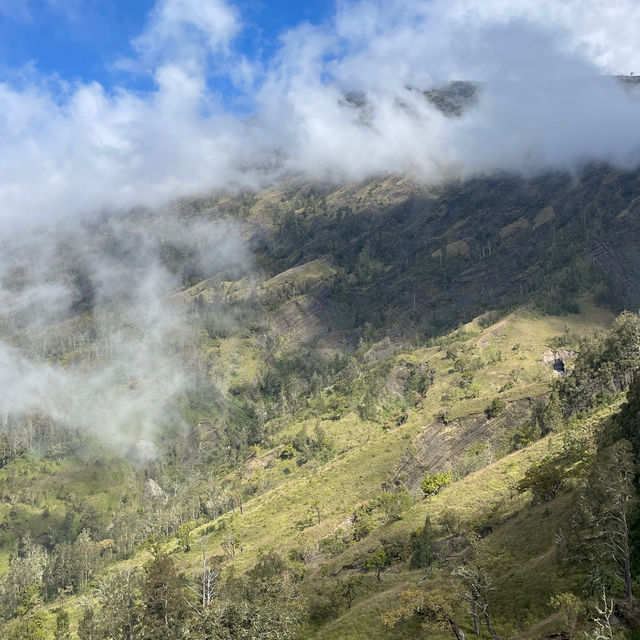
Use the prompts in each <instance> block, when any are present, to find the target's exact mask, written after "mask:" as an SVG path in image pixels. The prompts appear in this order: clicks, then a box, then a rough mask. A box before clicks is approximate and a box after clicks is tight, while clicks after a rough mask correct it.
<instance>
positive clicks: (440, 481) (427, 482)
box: [422, 471, 451, 496]
mask: <svg viewBox="0 0 640 640" xmlns="http://www.w3.org/2000/svg"><path fill="white" fill-rule="evenodd" d="M448 484H451V471H447V472H446V473H426V474H425V476H424V480H423V481H422V492H423V493H424V495H425V496H435V495H436V493H439V492H440V491H441V490H442V489H443V488H444V487H446V486H447V485H448Z"/></svg>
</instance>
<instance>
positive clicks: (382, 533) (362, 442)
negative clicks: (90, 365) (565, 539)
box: [2, 300, 612, 640]
mask: <svg viewBox="0 0 640 640" xmlns="http://www.w3.org/2000/svg"><path fill="white" fill-rule="evenodd" d="M581 306H582V311H583V312H582V313H581V314H580V315H568V316H562V317H550V316H544V317H539V316H535V315H532V314H531V313H529V312H526V311H519V312H515V313H512V314H510V315H508V316H505V317H504V318H502V319H501V320H500V321H499V322H497V323H496V324H493V325H491V326H489V327H486V328H484V329H483V328H481V326H480V324H479V323H478V321H474V322H473V323H470V324H469V325H466V326H465V327H462V328H461V330H459V331H458V332H457V333H456V335H453V336H451V337H450V338H449V339H448V340H447V341H446V342H447V343H448V346H450V345H452V344H453V345H456V346H457V347H459V348H460V349H461V350H462V352H463V353H465V355H468V356H470V357H481V358H482V359H483V361H485V362H486V365H485V366H484V367H483V368H482V369H480V370H479V371H478V372H477V373H476V381H477V382H478V383H479V386H480V397H479V398H475V399H470V400H460V401H458V402H454V404H453V406H452V407H451V411H450V414H451V417H452V419H453V418H459V417H463V416H466V415H469V414H473V413H482V411H483V410H484V408H485V407H486V406H487V405H488V403H489V401H490V399H491V398H492V397H494V396H495V395H496V394H497V391H498V389H500V388H501V387H502V386H503V385H504V383H505V382H506V381H508V380H512V381H514V385H515V386H514V387H513V388H512V389H511V390H509V391H507V392H505V393H503V394H501V395H503V396H504V397H505V399H507V400H509V401H515V400H517V399H518V398H530V397H536V396H539V395H541V394H543V393H545V392H546V391H547V389H548V383H549V382H550V381H551V380H552V378H553V376H552V374H551V372H550V370H549V369H548V368H547V367H546V366H545V365H543V364H542V363H541V356H542V354H543V353H544V352H545V351H546V350H548V348H549V347H548V344H549V341H550V339H551V338H552V337H553V336H558V335H565V334H567V333H576V334H581V335H584V334H590V333H591V332H593V331H599V330H602V329H605V328H606V327H607V326H608V324H609V323H610V321H611V319H612V315H611V314H610V313H609V312H606V311H603V310H601V309H597V308H595V307H593V306H592V305H591V303H590V302H589V301H588V300H583V301H582V302H581ZM251 340H252V338H251V337H247V338H239V337H238V336H233V337H230V338H224V339H220V340H218V341H217V348H216V357H217V358H218V365H223V366H224V364H225V362H226V361H227V360H228V361H229V364H231V363H233V362H234V361H236V362H237V358H238V356H239V354H249V355H247V360H246V362H251V361H253V356H252V355H251V349H252V348H251ZM516 345H519V346H518V348H516V349H514V347H515V346H516ZM448 346H447V345H446V344H440V345H438V344H435V345H433V346H430V347H425V348H419V349H414V350H411V349H409V350H405V351H404V352H402V353H399V354H397V355H395V356H392V360H393V362H394V363H396V364H397V363H401V362H405V361H412V362H415V363H420V362H429V364H430V366H432V367H433V368H435V369H436V378H435V382H434V385H433V387H432V388H431V389H430V390H429V391H428V393H427V397H426V400H425V402H424V403H423V406H422V407H418V408H411V409H409V411H408V414H409V418H408V420H407V422H406V423H405V424H404V425H402V426H400V427H398V428H396V429H393V430H391V431H388V432H386V431H384V430H383V429H382V428H381V425H380V424H378V423H374V422H366V421H362V420H360V418H359V417H358V416H357V415H355V414H354V413H349V414H347V415H345V416H343V417H342V418H341V419H340V420H336V421H332V420H327V419H324V420H323V419H321V418H311V419H305V420H304V421H302V422H295V421H294V422H293V423H290V424H289V425H288V426H286V427H285V428H284V430H282V432H281V433H280V435H279V436H278V438H279V439H280V440H281V441H282V442H286V441H288V439H289V438H290V437H291V436H292V435H293V434H295V433H296V432H297V431H298V430H299V429H300V428H301V427H302V426H307V427H309V428H312V427H313V426H314V425H315V424H318V423H320V424H322V426H323V428H324V429H325V430H326V432H327V434H328V436H329V437H330V438H331V440H332V441H333V443H334V446H335V448H336V450H337V451H338V452H340V453H339V455H337V457H335V458H334V459H332V460H330V461H329V462H327V463H325V464H321V463H319V462H316V461H312V462H310V463H307V464H305V465H302V466H298V465H297V464H296V463H295V460H280V459H279V458H278V457H277V456H274V455H273V454H274V451H269V450H267V449H259V450H257V452H256V456H255V458H253V459H252V460H251V461H249V463H248V464H247V466H246V468H245V469H244V471H243V476H244V478H245V480H247V479H248V480H251V479H254V480H255V479H256V477H260V478H261V479H262V481H263V482H264V483H265V484H266V485H267V486H272V487H273V488H271V489H270V490H268V491H267V492H265V493H263V494H261V495H257V496H256V497H254V498H252V499H251V500H248V501H247V502H246V503H245V505H244V509H243V513H242V514H240V513H239V512H238V511H236V513H235V514H226V515H224V516H222V517H221V518H219V519H218V521H217V522H216V529H217V530H216V531H213V532H211V530H210V529H208V528H207V527H208V525H204V526H202V527H200V528H199V529H196V530H195V531H194V532H193V533H192V537H193V539H194V542H196V544H194V545H193V548H192V551H191V552H190V553H186V554H185V553H182V552H177V553H176V555H175V559H176V561H177V562H178V564H179V566H180V568H181V569H182V570H184V571H186V572H191V571H195V570H197V567H198V566H199V562H200V553H201V552H200V548H199V546H200V544H199V541H200V540H202V541H203V542H204V543H205V544H206V547H207V549H208V552H209V553H210V554H212V555H221V547H220V540H221V539H222V537H223V536H224V535H225V534H226V533H227V532H228V531H229V530H234V531H237V532H238V533H239V534H240V535H241V538H242V545H243V552H242V553H239V554H238V555H237V557H236V559H235V560H234V561H233V562H229V561H227V562H226V564H225V566H226V567H227V568H230V565H231V564H233V565H234V566H235V569H236V570H244V569H247V568H249V567H250V566H252V564H254V563H255V560H256V558H257V557H258V555H259V553H260V552H262V551H264V550H270V549H277V550H279V551H280V552H282V553H283V554H284V555H286V554H287V553H288V551H289V550H290V549H292V548H294V547H299V546H303V545H304V546H311V547H313V546H316V545H317V544H318V542H319V541H320V540H321V539H322V538H323V537H325V536H327V535H329V534H331V533H332V532H334V531H335V530H336V529H337V528H338V527H339V526H340V525H341V524H344V522H345V519H346V518H348V516H349V515H350V514H351V513H352V512H353V510H354V508H355V507H357V506H358V505H359V504H361V503H362V502H364V501H366V500H369V499H371V498H373V497H375V495H376V494H378V493H379V492H380V487H381V484H382V483H383V482H385V481H388V480H389V479H390V478H391V477H392V475H393V473H394V470H395V468H396V466H397V464H398V462H399V460H401V458H402V457H403V456H404V455H405V454H406V452H407V450H408V449H410V448H411V447H412V446H413V445H412V442H413V441H414V439H415V438H416V437H417V436H418V435H419V434H420V433H421V432H423V430H424V429H425V428H426V427H428V425H430V424H431V423H432V422H433V420H434V416H435V415H436V414H437V413H438V412H439V411H441V410H442V402H441V400H440V397H441V395H442V394H443V393H444V392H446V391H447V390H448V389H450V388H451V387H453V386H455V385H456V383H457V381H458V379H459V375H460V374H459V373H457V372H456V371H454V370H453V369H452V368H451V367H452V361H451V360H450V359H447V358H446V350H447V348H448ZM498 351H500V352H501V359H499V360H495V359H494V360H495V361H493V363H492V364H491V363H490V360H492V359H491V356H492V355H495V354H496V353H497V352H498ZM242 369H243V370H244V371H243V373H244V374H245V375H246V376H247V377H248V376H250V375H253V373H254V370H253V366H250V365H247V366H246V368H245V367H244V366H243V367H242ZM245 379H246V378H245ZM455 425H456V423H455V422H454V423H453V427H452V428H455ZM470 444H473V443H470ZM549 446H553V445H550V444H549V440H548V439H546V440H542V441H540V442H537V443H535V444H534V445H533V446H531V447H529V448H527V449H524V450H521V451H518V452H516V453H514V454H512V455H510V456H507V457H504V458H501V459H500V460H498V461H497V462H495V463H494V464H492V465H490V466H489V467H486V468H484V469H481V470H479V471H477V472H475V473H473V474H471V475H469V476H467V477H465V478H463V479H462V480H460V481H458V482H456V483H454V484H452V485H451V486H450V487H449V488H447V489H446V490H445V491H443V492H442V493H441V494H440V495H438V496H437V497H436V498H435V499H433V500H430V501H424V500H418V501H417V502H415V504H414V505H413V506H412V507H411V508H410V509H409V511H407V512H406V513H405V514H404V517H403V519H402V520H401V521H399V522H397V523H394V524H391V525H385V526H383V527H380V528H379V529H377V530H376V531H374V533H372V534H371V535H370V536H368V537H367V538H365V539H364V540H363V541H361V542H360V543H358V544H356V545H353V546H351V547H349V548H348V549H347V550H346V551H345V552H344V553H342V554H341V555H339V556H337V557H334V558H324V559H323V558H319V559H317V560H315V561H314V562H313V563H312V564H311V578H310V582H309V585H310V586H309V588H313V584H314V582H313V581H314V580H315V578H314V576H317V577H318V578H319V576H320V574H319V565H320V564H321V563H325V564H326V565H327V569H325V571H326V570H328V571H329V572H330V573H332V574H335V575H339V574H340V573H341V572H342V571H343V567H346V566H357V565H359V564H361V562H362V560H363V558H364V557H365V555H366V554H367V553H368V552H369V551H370V550H372V549H375V548H376V547H377V546H378V545H379V544H380V540H381V539H382V538H385V537H388V536H390V535H396V534H408V533H409V532H411V531H413V530H415V529H416V528H418V527H420V526H421V525H422V523H423V522H424V518H425V515H426V514H427V513H430V514H431V515H432V516H433V517H434V518H436V519H437V517H438V514H439V513H441V511H442V509H444V508H445V507H449V508H454V509H455V510H457V511H458V512H460V513H461V515H462V516H463V520H473V519H474V518H478V517H480V515H481V514H482V513H486V511H487V509H491V510H492V512H493V515H494V517H496V518H498V519H504V518H507V521H506V523H505V524H504V525H503V526H502V527H501V528H500V530H499V532H498V533H496V534H495V535H496V536H498V535H501V536H503V537H504V540H505V542H504V544H505V545H506V546H509V545H513V539H514V537H518V538H519V537H520V536H521V535H522V532H525V533H526V539H527V540H529V541H530V543H531V545H533V546H530V547H529V546H522V547H521V551H522V557H521V558H519V559H518V562H517V563H516V564H517V570H516V571H515V573H514V574H513V576H512V577H511V578H510V579H511V580H512V582H511V583H510V584H511V585H512V587H510V588H513V589H515V590H516V591H517V592H518V594H522V598H524V599H523V601H522V603H521V606H523V607H525V609H526V608H527V607H528V606H530V605H531V603H532V602H534V601H535V602H536V603H539V602H540V598H539V597H538V596H540V597H542V596H541V595H540V593H537V592H536V593H534V594H533V596H531V598H530V600H529V601H527V600H526V596H525V595H524V594H526V593H527V589H525V588H524V587H523V584H524V583H525V582H526V580H527V579H528V577H529V576H530V573H531V571H533V570H534V569H535V571H538V570H539V566H532V564H531V563H533V564H534V565H535V563H536V562H537V559H538V558H542V559H544V562H546V563H547V564H548V562H549V561H550V560H549V555H548V554H549V548H550V547H549V545H550V544H551V542H552V541H551V540H550V539H549V535H550V534H549V531H551V523H552V522H553V518H554V517H556V516H555V515H554V514H556V511H557V510H561V507H562V504H563V502H562V501H561V500H560V501H558V502H557V504H555V505H553V506H552V515H551V516H550V519H548V520H547V521H548V522H549V523H550V524H549V527H539V526H538V525H539V522H540V517H539V514H538V513H537V512H536V511H529V510H527V509H526V505H527V502H526V498H525V497H522V496H517V497H514V496H513V495H512V493H513V491H512V487H513V484H514V482H515V481H517V480H518V479H519V478H520V477H521V476H522V474H523V471H524V469H526V467H527V466H528V465H529V464H531V462H532V461H534V460H536V459H538V458H540V457H542V456H544V455H545V454H546V453H547V452H548V448H549ZM256 461H258V462H256ZM51 467H52V468H51V469H50V470H49V471H47V477H46V479H42V477H41V476H39V472H36V473H35V475H33V474H31V475H29V474H28V473H27V474H25V475H24V476H20V474H19V473H18V474H17V476H18V477H23V479H24V486H25V487H26V486H31V487H34V486H37V485H38V483H39V482H40V481H42V482H45V483H47V484H49V485H50V486H51V487H53V486H65V487H69V486H70V485H69V482H71V486H72V489H73V491H77V492H78V495H79V496H81V497H83V499H88V500H93V501H95V502H96V505H98V506H99V507H100V508H101V509H112V508H114V505H115V502H114V501H115V500H116V496H117V495H118V493H121V492H122V489H123V487H124V486H125V485H126V482H127V481H129V480H128V479H127V478H126V477H125V475H126V474H124V471H122V472H121V471H117V472H116V469H117V468H116V467H114V468H111V467H109V465H107V467H108V468H110V469H111V471H110V472H109V473H107V471H106V470H105V471H104V473H103V474H102V475H100V474H99V473H97V472H96V470H95V469H94V468H88V467H83V466H82V465H80V464H75V465H74V463H71V462H69V461H63V462H62V463H61V465H60V467H59V468H56V466H55V465H51ZM2 473H7V471H6V470H3V471H2ZM105 473H106V474H107V475H104V474H105ZM49 474H50V475H49ZM123 474H124V475H123ZM98 476H100V477H98ZM107 476H108V477H107ZM38 477H40V479H38ZM34 482H35V484H34ZM92 487H93V488H92ZM99 487H105V489H106V488H107V487H108V489H106V490H105V491H104V492H103V493H100V489H99ZM314 500H318V501H319V503H320V511H321V522H320V524H314V525H313V526H309V527H306V528H304V529H303V530H302V531H301V530H299V528H297V527H296V526H295V523H296V522H297V521H299V520H305V519H308V518H309V516H310V515H311V504H312V502H313V501H314ZM6 508H7V505H3V509H5V510H6ZM51 509H52V512H55V510H56V509H61V505H60V504H58V503H57V502H56V501H55V500H54V499H52V504H51ZM509 518H510V519H509ZM532 531H533V532H534V533H535V535H533V536H532V535H531V532H532ZM545 536H546V537H545ZM534 547H535V548H534ZM168 548H170V549H175V548H176V543H175V542H173V541H171V542H169V543H168ZM6 551H8V549H5V553H6ZM4 558H6V555H5V556H4ZM147 558H148V554H147V553H144V552H142V553H139V554H138V555H136V556H135V557H134V558H133V559H131V560H129V561H127V562H126V564H127V565H136V564H142V563H144V562H145V561H146V559H147ZM522 558H528V563H520V560H521V559H522ZM5 562H6V560H5ZM541 562H542V560H541ZM507 564H508V563H507ZM518 572H520V573H518ZM551 573H552V572H551ZM421 577H422V575H421V574H420V573H416V572H407V571H406V570H404V569H398V568H396V569H394V570H392V571H391V572H388V573H387V574H385V576H384V581H383V583H382V584H381V585H378V584H376V583H375V580H374V579H372V578H371V577H367V581H366V585H367V591H368V592H369V595H368V596H367V597H366V598H364V599H362V598H361V599H360V600H358V601H357V602H356V603H355V604H354V607H353V608H352V610H351V611H349V612H348V613H347V614H344V615H342V616H341V617H340V618H339V619H337V620H335V621H332V622H331V623H330V624H328V625H327V626H325V627H323V628H322V629H321V630H320V631H318V632H317V633H316V635H314V636H313V637H317V638H321V637H322V638H336V640H337V639H338V638H341V639H345V640H347V639H349V638H353V639H356V638H364V637H371V638H387V637H388V638H391V637H394V638H398V637H403V636H402V635H398V634H399V633H405V632H406V633H407V634H409V635H406V636H405V637H413V636H412V635H411V634H412V633H413V631H411V629H409V628H407V629H406V630H405V631H402V630H399V629H396V630H393V631H389V630H386V629H385V628H384V627H383V626H382V624H381V622H380V619H379V616H378V613H380V612H383V611H385V610H388V609H389V608H391V607H392V606H393V604H394V603H395V601H396V598H397V595H398V593H399V591H400V590H402V588H404V587H406V586H407V585H409V584H412V583H415V582H416V581H418V580H420V579H421ZM550 579H551V578H550ZM544 589H546V590H547V591H549V589H551V590H553V589H555V586H554V585H553V584H552V585H551V586H548V585H547V586H545V587H544ZM82 597H86V596H84V595H83V596H80V598H78V597H73V598H69V599H67V600H66V605H67V606H69V607H70V608H71V609H72V610H73V611H74V617H76V616H75V614H76V613H77V607H78V603H79V602H80V599H81V598H82ZM545 598H546V591H545V595H544V597H543V598H542V600H543V601H544V599H545ZM547 599H548V598H547ZM60 604H61V602H56V603H52V604H51V608H54V607H55V606H59V605H60ZM497 609H498V614H499V612H500V607H499V606H498V607H497ZM542 613H543V612H540V611H537V612H536V614H535V615H537V616H538V617H540V615H542ZM414 631H415V630H414ZM313 633H314V631H313V629H309V634H311V635H313ZM311 635H310V637H311Z"/></svg>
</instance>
